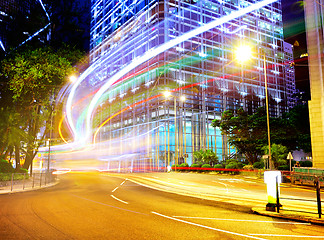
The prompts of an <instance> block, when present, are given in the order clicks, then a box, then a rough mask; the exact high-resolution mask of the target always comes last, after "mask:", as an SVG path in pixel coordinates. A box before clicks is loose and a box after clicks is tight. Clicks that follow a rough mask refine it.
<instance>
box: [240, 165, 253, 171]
mask: <svg viewBox="0 0 324 240" xmlns="http://www.w3.org/2000/svg"><path fill="white" fill-rule="evenodd" d="M243 169H244V170H253V169H254V167H253V165H245V166H244V167H243Z"/></svg>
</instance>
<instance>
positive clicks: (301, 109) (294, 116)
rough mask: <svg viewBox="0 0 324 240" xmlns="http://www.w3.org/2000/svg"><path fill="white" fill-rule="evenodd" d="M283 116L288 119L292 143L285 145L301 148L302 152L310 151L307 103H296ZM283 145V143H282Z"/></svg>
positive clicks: (291, 147)
mask: <svg viewBox="0 0 324 240" xmlns="http://www.w3.org/2000/svg"><path fill="white" fill-rule="evenodd" d="M283 118H285V119H287V121H289V124H290V126H291V127H292V129H291V140H292V144H291V145H290V146H287V145H286V146H287V147H288V148H289V149H291V150H293V149H297V150H300V149H303V150H304V152H311V151H312V147H311V137H310V124H309V112H308V104H304V105H297V106H295V107H294V108H292V109H290V111H289V112H288V113H286V114H284V116H283ZM284 145H285V144H284Z"/></svg>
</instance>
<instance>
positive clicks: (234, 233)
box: [151, 212, 266, 240]
mask: <svg viewBox="0 0 324 240" xmlns="http://www.w3.org/2000/svg"><path fill="white" fill-rule="evenodd" d="M151 213H153V214H155V215H158V216H160V217H164V218H168V219H171V220H174V221H178V222H182V223H186V224H189V225H193V226H197V227H202V228H206V229H209V230H214V231H217V232H223V233H228V234H232V235H236V236H240V237H246V238H252V239H259V240H266V239H264V238H259V237H254V236H251V235H245V234H241V233H236V232H230V231H226V230H223V229H218V228H213V227H208V226H205V225H201V224H197V223H193V222H188V221H184V220H181V219H178V218H174V217H170V216H166V215H163V214H161V213H157V212H151Z"/></svg>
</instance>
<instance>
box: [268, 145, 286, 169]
mask: <svg viewBox="0 0 324 240" xmlns="http://www.w3.org/2000/svg"><path fill="white" fill-rule="evenodd" d="M262 149H263V152H264V154H267V155H269V147H268V146H264V147H263V148H262ZM287 155H288V148H287V147H286V146H283V145H281V144H275V143H274V144H272V145H271V159H272V162H273V165H274V167H275V169H278V167H279V166H283V165H286V164H287Z"/></svg>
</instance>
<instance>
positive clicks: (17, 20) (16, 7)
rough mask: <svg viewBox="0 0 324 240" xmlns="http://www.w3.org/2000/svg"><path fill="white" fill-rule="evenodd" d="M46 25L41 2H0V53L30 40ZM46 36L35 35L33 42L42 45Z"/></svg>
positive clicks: (9, 0)
mask: <svg viewBox="0 0 324 240" xmlns="http://www.w3.org/2000/svg"><path fill="white" fill-rule="evenodd" d="M39 16H41V18H40V17H39ZM48 23H49V22H48V19H47V18H46V15H45V12H44V11H43V9H42V1H36V0H0V53H5V52H7V51H9V49H11V48H16V47H18V46H19V45H20V44H22V43H23V42H24V41H26V40H27V39H29V38H30V39H31V38H32V37H33V35H34V34H35V33H39V32H40V30H41V29H42V28H44V27H45V26H46V25H47V24H48ZM48 26H49V25H48ZM47 34H48V33H45V34H43V35H41V34H37V35H36V37H37V38H36V37H35V38H33V40H35V39H36V41H37V42H40V43H42V42H44V41H46V40H47Z"/></svg>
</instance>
